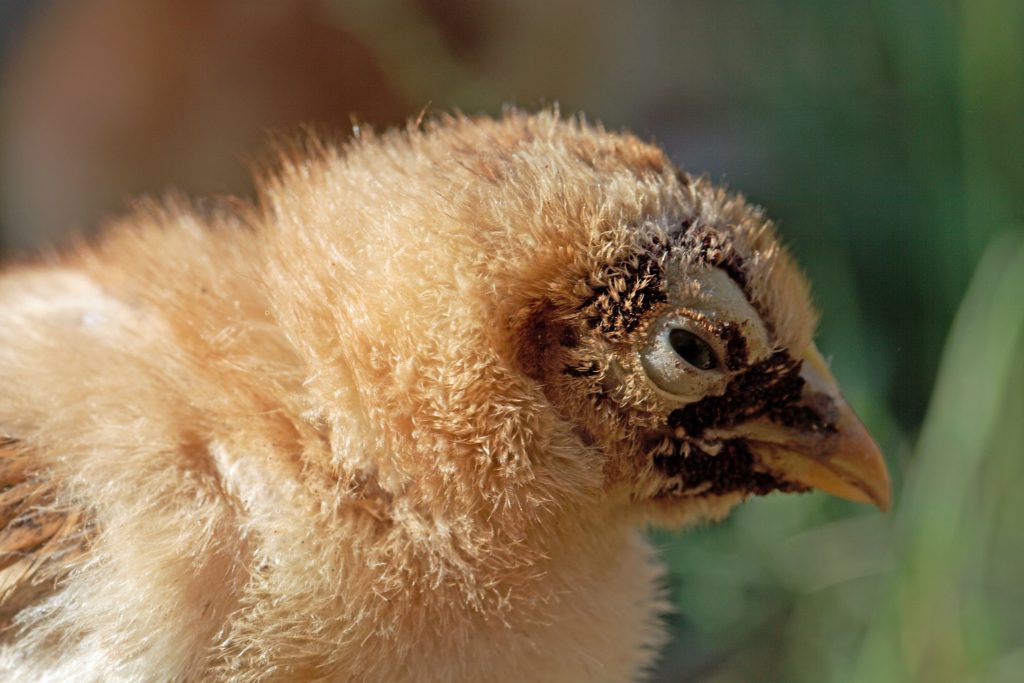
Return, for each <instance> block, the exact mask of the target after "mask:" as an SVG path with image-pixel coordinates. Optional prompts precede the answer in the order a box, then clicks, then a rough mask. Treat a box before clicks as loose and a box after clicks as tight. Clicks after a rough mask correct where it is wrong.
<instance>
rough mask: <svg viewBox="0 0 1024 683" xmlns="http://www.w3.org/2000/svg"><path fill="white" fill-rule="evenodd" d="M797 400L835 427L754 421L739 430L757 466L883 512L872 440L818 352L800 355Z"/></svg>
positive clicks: (882, 484)
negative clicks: (800, 380)
mask: <svg viewBox="0 0 1024 683" xmlns="http://www.w3.org/2000/svg"><path fill="white" fill-rule="evenodd" d="M803 360H804V363H803V367H802V370H801V377H803V379H804V389H803V395H802V402H803V403H804V404H805V405H806V407H809V408H812V409H813V410H815V411H816V412H818V413H819V414H822V413H824V414H825V415H826V416H827V417H828V418H829V422H831V423H832V424H833V425H834V427H835V429H834V430H832V429H826V430H822V429H813V428H807V427H801V426H800V425H796V426H784V425H780V424H777V423H774V422H757V423H753V424H750V425H748V428H747V429H744V430H743V431H744V436H745V437H747V439H748V443H749V444H750V448H751V451H752V452H753V453H754V455H755V456H756V458H757V460H758V466H759V467H760V468H761V469H763V470H765V471H768V472H770V473H772V474H774V475H775V476H777V477H778V478H781V479H783V480H785V481H788V482H791V483H794V484H798V485H803V486H808V487H811V488H816V489H820V490H822V491H825V492H827V493H831V494H832V495H834V496H839V497H840V498H846V499H847V500H853V501H857V502H860V503H874V504H875V505H877V506H878V507H879V508H881V509H882V510H883V511H884V510H888V509H889V504H890V492H889V472H888V470H886V467H885V460H884V459H883V458H882V453H881V451H879V450H878V446H877V445H876V444H875V441H874V439H872V438H871V435H870V434H868V431H867V430H866V429H865V428H864V425H863V424H861V421H860V420H859V419H858V418H857V415H856V414H854V412H853V410H852V409H851V408H850V406H849V405H848V404H847V403H846V401H845V400H844V399H843V397H842V395H841V394H840V393H839V388H838V386H837V385H836V381H835V379H834V378H833V377H832V373H831V372H830V371H829V369H828V365H827V364H826V363H825V360H824V358H822V357H821V353H819V352H818V349H817V348H815V347H813V346H812V347H811V349H810V351H809V352H808V353H807V355H805V357H804V359H803Z"/></svg>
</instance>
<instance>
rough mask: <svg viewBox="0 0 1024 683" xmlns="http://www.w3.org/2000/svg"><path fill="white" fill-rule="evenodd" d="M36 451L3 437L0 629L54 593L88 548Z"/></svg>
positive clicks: (79, 522)
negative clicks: (57, 500)
mask: <svg viewBox="0 0 1024 683" xmlns="http://www.w3.org/2000/svg"><path fill="white" fill-rule="evenodd" d="M48 474H49V473H48V471H47V470H46V469H45V468H43V467H41V466H40V464H39V458H38V456H37V454H36V452H35V451H33V449H31V448H30V447H27V446H25V445H24V444H23V443H21V442H20V441H18V440H16V439H13V438H10V437H4V436H0V626H4V627H5V626H8V625H9V624H10V621H11V619H12V618H13V617H14V615H15V614H17V613H18V612H19V611H21V610H22V609H24V608H25V607H27V606H29V605H31V604H32V603H34V602H36V601H37V600H39V599H41V598H43V597H45V596H46V595H47V594H49V593H51V592H52V591H53V590H54V589H55V587H56V584H57V582H58V581H59V580H60V579H61V578H62V577H63V576H65V575H66V574H67V572H68V571H69V570H70V567H71V565H72V563H73V560H75V559H77V558H79V557H80V556H81V555H82V554H83V553H84V552H85V547H86V537H87V533H86V532H87V528H86V526H87V525H86V524H84V518H83V515H81V514H80V513H79V512H77V511H73V510H65V509H60V508H57V507H55V489H56V487H55V484H54V482H53V480H52V478H51V477H49V476H48Z"/></svg>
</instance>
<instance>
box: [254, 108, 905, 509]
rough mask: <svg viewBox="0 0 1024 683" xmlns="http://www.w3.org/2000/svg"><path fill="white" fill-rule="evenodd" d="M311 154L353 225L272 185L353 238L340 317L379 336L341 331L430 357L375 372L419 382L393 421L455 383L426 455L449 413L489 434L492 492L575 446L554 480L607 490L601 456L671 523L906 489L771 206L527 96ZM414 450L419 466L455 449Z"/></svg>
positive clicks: (340, 237) (374, 347) (424, 435)
mask: <svg viewBox="0 0 1024 683" xmlns="http://www.w3.org/2000/svg"><path fill="white" fill-rule="evenodd" d="M328 154H329V153H328ZM333 167H337V169H338V170H337V171H336V172H333V171H331V170H330V169H331V168H333ZM296 168H297V170H294V171H293V172H292V173H293V174H300V173H301V174H302V178H301V180H302V186H303V187H304V188H307V189H305V190H303V192H313V193H316V192H318V190H317V188H318V187H319V188H321V190H320V191H322V192H324V193H326V192H328V191H329V190H330V188H331V187H334V186H336V185H338V184H342V185H344V184H346V183H347V184H351V185H352V187H350V188H348V190H349V194H358V195H359V196H361V197H362V200H361V201H362V206H363V208H358V207H357V208H356V209H355V210H353V209H352V208H351V207H348V215H347V217H346V221H345V226H346V229H345V230H343V231H342V230H340V229H339V228H338V226H337V225H336V223H337V221H336V220H335V221H334V222H333V223H331V222H328V223H327V224H324V222H323V220H322V219H320V218H318V216H324V215H328V216H329V215H331V214H330V212H324V211H320V212H318V213H317V214H316V215H312V214H308V213H300V214H298V215H296V214H295V211H293V210H292V209H291V208H290V207H296V206H309V205H312V206H323V203H324V202H323V200H313V201H310V200H308V198H304V197H295V196H294V193H288V192H282V191H280V190H277V191H275V192H272V193H271V194H270V196H271V197H282V196H284V197H286V198H288V201H287V203H283V204H281V203H280V200H278V201H279V204H280V205H279V206H278V207H276V210H277V214H278V216H279V223H282V224H284V225H285V226H286V231H287V225H289V224H290V225H293V226H295V227H294V229H295V230H296V231H300V230H301V231H302V233H303V234H304V235H305V236H304V238H303V240H302V241H301V243H300V241H295V240H292V242H295V243H297V244H300V247H301V248H302V249H303V250H308V243H309V241H310V240H311V239H313V240H315V239H319V238H318V237H317V235H323V236H324V237H323V239H324V240H325V242H324V245H322V246H321V247H320V248H318V249H317V250H316V251H317V252H318V253H322V252H323V251H324V250H328V251H331V252H332V253H334V254H336V255H337V256H336V260H332V263H333V264H334V265H333V266H332V270H331V273H330V275H327V276H325V278H327V279H329V280H331V282H330V284H329V285H326V286H325V289H328V290H332V291H333V292H335V294H334V295H327V296H329V298H330V300H331V302H332V306H334V309H333V310H332V313H331V315H333V316H336V317H337V316H338V315H339V313H338V311H339V310H344V311H345V312H344V315H342V316H341V317H340V318H339V319H338V322H337V325H338V326H339V327H342V328H344V329H345V330H346V334H348V335H356V336H358V335H359V334H360V332H359V330H362V331H363V333H364V338H363V340H362V343H361V344H360V343H353V341H352V339H351V338H350V339H348V340H344V341H341V342H339V343H338V344H337V345H334V346H331V347H330V348H337V347H338V346H342V347H345V348H347V349H350V350H351V349H358V348H361V349H363V351H364V354H365V355H366V356H367V357H370V356H374V357H377V358H385V357H390V358H393V359H400V358H401V357H402V356H403V354H405V355H409V354H410V353H411V360H410V363H412V364H413V365H415V366H416V367H415V368H412V367H406V369H405V370H399V369H398V366H400V365H402V364H401V362H400V361H399V360H395V361H394V362H393V363H391V365H388V363H389V362H384V365H387V366H388V367H389V368H390V369H389V370H387V371H385V370H383V369H381V368H382V366H378V367H377V370H376V371H375V372H376V373H377V375H376V377H377V379H375V380H374V381H381V380H380V378H381V376H382V374H381V373H384V374H387V375H388V376H389V377H394V376H396V375H398V374H401V373H402V372H407V373H412V374H415V375H416V377H417V378H418V379H417V380H415V381H412V380H410V381H406V382H405V383H403V384H402V386H403V387H405V388H404V389H394V390H393V391H392V394H391V398H390V399H389V400H388V401H387V405H388V406H389V411H390V415H389V416H386V417H385V416H383V415H382V417H381V419H392V418H394V417H395V415H396V413H395V411H396V407H397V406H398V405H400V404H401V403H402V402H403V401H412V400H413V399H412V398H411V397H412V396H414V395H416V393H417V391H418V389H410V387H413V386H416V387H422V386H424V385H425V384H433V385H436V384H438V383H440V384H443V385H445V387H446V388H445V389H444V390H443V391H442V393H443V394H444V398H443V399H441V400H433V403H431V405H430V407H425V404H424V403H423V401H422V400H421V401H419V403H418V404H417V406H415V407H410V408H409V409H408V411H407V413H405V414H406V415H407V418H403V419H404V424H405V427H404V430H405V433H406V436H407V438H408V439H409V440H410V442H415V443H416V444H418V446H419V447H420V448H421V450H422V449H423V448H428V446H427V444H429V443H430V442H431V440H432V439H436V438H438V437H437V434H438V433H439V432H444V433H445V435H446V438H448V439H449V440H453V439H454V440H455V441H459V440H461V441H462V442H463V443H465V444H469V445H471V446H472V448H474V449H476V450H475V452H477V453H478V454H479V453H480V452H483V453H485V455H484V456H483V459H484V461H486V462H485V464H484V465H482V468H483V470H487V469H488V468H490V469H491V470H494V471H500V472H502V473H504V475H505V478H504V479H503V480H502V481H501V482H498V483H496V484H493V483H492V488H494V489H495V490H499V489H500V490H502V491H505V492H507V491H508V490H510V489H511V487H512V485H511V483H510V482H512V480H513V479H515V476H519V475H522V476H525V477H526V478H530V479H533V480H536V482H538V483H537V484H536V486H537V487H541V484H542V483H543V482H545V481H547V482H549V483H550V482H553V481H555V480H556V479H558V478H559V474H558V473H557V472H554V473H553V472H552V470H551V469H550V467H548V466H550V465H551V463H550V462H545V460H546V459H547V460H550V459H551V458H553V457H555V456H552V455H551V454H552V453H557V458H556V459H558V460H560V462H561V463H562V464H563V465H565V467H567V468H568V469H567V470H565V471H563V473H562V479H563V481H562V482H560V483H551V484H550V487H549V488H550V489H551V490H554V489H557V488H558V487H560V486H561V487H567V486H572V484H571V483H569V484H566V483H565V482H566V481H569V482H579V483H580V486H584V485H585V486H593V485H594V481H595V479H594V478H593V477H590V478H588V476H589V475H588V472H589V473H597V475H596V478H597V481H598V487H599V488H600V489H601V492H602V493H601V495H602V496H603V497H604V500H605V501H606V503H607V504H610V505H613V506H621V509H623V510H628V511H630V513H638V516H639V517H642V518H644V519H646V520H651V521H654V522H656V523H663V524H670V525H675V524H680V523H686V522H690V521H694V520H700V519H715V518H719V517H721V516H722V515H724V514H725V513H726V512H727V511H728V510H729V509H731V508H732V507H733V506H734V505H735V504H737V503H738V502H740V501H741V500H743V499H745V498H747V497H749V496H751V495H757V494H767V493H769V492H772V491H804V490H808V489H811V488H817V489H822V490H825V491H827V492H830V493H833V494H836V495H838V496H842V497H845V498H849V499H852V500H857V501H862V502H873V503H876V504H878V505H879V506H881V507H883V508H884V507H886V506H887V505H888V496H889V483H888V475H887V472H886V469H885V465H884V461H883V459H882V457H881V454H880V453H879V451H878V449H877V447H876V446H875V444H874V442H873V441H872V440H871V437H870V436H869V435H868V434H867V432H866V431H865V429H864V428H863V426H862V425H861V423H860V422H859V421H858V419H857V418H856V416H855V415H854V413H853V412H852V411H851V409H850V408H849V406H848V405H847V404H846V402H845V401H844V400H843V398H842V396H841V394H840V392H839V389H838V387H837V384H836V381H835V380H834V378H833V377H832V375H831V373H830V372H829V369H828V365H827V363H826V362H825V361H824V360H823V358H822V356H821V354H820V353H819V351H818V349H817V348H816V347H815V345H814V342H813V332H814V327H815V323H816V312H815V310H814V308H813V306H812V305H811V302H810V298H809V292H808V285H807V282H806V280H805V278H804V276H803V275H802V274H801V272H800V271H799V270H798V268H797V267H796V265H795V264H794V263H793V261H792V259H791V258H790V256H789V255H788V254H787V252H786V250H785V249H784V248H783V247H782V246H781V244H780V243H779V240H778V237H777V235H776V232H775V229H774V227H773V225H772V223H771V222H770V221H769V220H768V219H767V218H765V216H764V214H763V213H762V211H761V210H760V209H759V208H757V207H755V206H752V205H750V204H749V203H747V202H746V201H745V200H744V199H743V198H742V197H741V196H739V195H736V194H732V193H729V192H727V191H725V190H724V189H722V188H720V187H717V186H715V185H714V184H712V183H711V182H709V181H708V180H706V179H704V178H699V177H693V176H691V175H689V174H688V173H686V172H683V171H682V170H680V169H679V168H678V167H676V166H675V165H673V163H672V162H671V161H670V160H669V159H668V158H667V157H666V155H665V154H664V153H663V151H662V150H661V149H659V148H658V147H656V146H653V145H651V144H647V143H645V142H643V141H641V140H639V139H638V138H636V137H634V136H631V135H628V134H617V133H610V132H608V131H606V130H604V129H603V128H601V127H599V126H593V125H590V124H587V123H586V122H584V121H582V120H574V119H573V120H565V119H563V118H561V117H559V116H558V115H557V114H556V113H552V112H543V113H540V114H533V115H527V114H523V113H519V112H515V111H513V112H509V113H507V114H506V115H505V116H504V117H503V118H501V119H499V120H491V119H479V120H478V119H469V118H463V117H447V118H442V119H440V120H438V121H436V122H433V123H427V124H425V125H424V126H421V127H417V128H415V129H413V130H410V131H406V132H404V133H401V134H394V135H391V136H385V137H384V138H383V139H373V140H371V141H363V142H357V143H356V145H355V148H354V149H353V150H350V151H349V153H348V154H347V155H341V156H339V157H337V158H335V159H333V160H331V159H328V163H326V164H323V165H321V166H320V167H317V168H319V169H321V170H320V171H318V173H320V175H321V176H322V177H319V179H317V178H311V177H310V175H309V168H310V167H308V166H302V167H296ZM287 175H288V174H287V173H286V174H285V179H284V180H283V181H281V182H280V183H279V186H281V187H285V188H287V187H288V181H287ZM311 180H312V182H311ZM298 185H299V183H298V182H296V183H294V184H293V186H294V187H297V186H298ZM309 188H311V189H309ZM336 189H337V188H336V187H335V190H336ZM342 189H345V188H342ZM360 212H364V213H365V214H366V216H367V219H366V220H365V221H362V222H360V221H359V220H358V217H359V215H360ZM382 215H384V216H388V217H389V218H388V220H387V221H385V224H383V225H382V223H381V220H380V216H382ZM371 216H373V217H374V219H373V220H370V217H371ZM318 222H319V224H320V226H319V228H318V227H316V225H313V227H312V229H311V224H317V223H318ZM353 226H355V227H353ZM360 226H372V227H360ZM285 243H288V241H287V240H286V241H285ZM353 252H358V253H360V254H362V257H361V258H362V259H363V260H362V261H358V260H356V259H355V258H354V257H352V256H351V254H352V253H353ZM344 254H349V256H343V255H344ZM281 261H282V262H288V263H293V264H294V263H299V264H302V263H303V259H301V258H298V257H296V258H291V259H288V258H282V259H281ZM339 264H341V265H339ZM301 267H303V268H304V267H305V266H301ZM314 269H315V267H314ZM339 273H342V275H339ZM310 277H313V276H312V275H310V274H309V273H302V274H295V275H294V278H295V279H302V280H308V279H309V278H310ZM338 278H341V280H342V281H341V282H339V281H337V279H338ZM339 291H340V292H344V293H345V295H344V296H341V295H340V294H337V292H339ZM375 301H377V302H378V303H374V302H375ZM396 301H401V302H404V303H402V304H401V305H396V304H395V302H396ZM356 305H358V310H354V309H353V308H352V307H353V306H356ZM282 317H284V318H287V317H288V316H287V315H285V316H282ZM307 317H308V316H307ZM374 320H376V321H377V322H375V323H374V322H372V321H374ZM368 321H369V322H368ZM370 329H373V330H374V331H373V332H372V333H369V336H365V333H366V331H367V330H370ZM396 330H398V331H396ZM409 330H412V331H413V332H412V334H413V336H412V337H410V336H408V334H409ZM400 331H404V332H400ZM403 335H404V336H403ZM388 339H391V340H392V342H390V343H389V342H388V341H387V340H388ZM430 340H433V342H431V341H430ZM426 348H429V349H430V351H429V352H425V351H423V349H426ZM410 349H418V350H417V351H415V352H410ZM483 349H487V353H484V352H483V351H482V350H483ZM330 353H331V351H330V350H329V349H325V350H324V351H323V352H322V353H321V356H323V357H327V356H329V355H330ZM355 365H356V366H358V363H356V364H355ZM356 374H358V372H356ZM427 376H429V377H431V378H432V379H430V380H426V379H424V378H425V377H427ZM410 382H411V383H410ZM364 384H365V382H364ZM435 393H437V392H436V386H435ZM442 404H443V405H442ZM398 412H402V411H401V410H398ZM456 413H460V415H459V416H458V417H455V414H456ZM469 413H472V417H470V418H467V417H466V416H467V414H469ZM370 419H371V420H372V419H374V418H372V417H371V418H370ZM466 419H468V420H470V421H471V422H472V423H473V425H472V426H470V427H467V428H466V429H461V428H460V427H459V425H460V424H462V423H463V422H464V421H465V420H466ZM488 421H490V422H491V424H490V425H489V427H487V428H486V429H482V428H480V425H481V424H482V423H486V422H488ZM442 422H443V423H444V426H441V427H439V426H438V424H440V423H442ZM497 423H501V424H500V425H497ZM428 424H430V425H433V427H432V428H430V429H428V428H426V425H428ZM460 429H461V431H460ZM488 430H490V433H491V434H499V433H500V435H501V436H500V438H496V439H488V438H484V437H482V436H481V433H482V432H484V431H488ZM398 431H402V430H398ZM428 432H431V434H432V435H430V434H428ZM460 435H461V436H460ZM513 443H514V444H518V446H516V447H515V448H512V449H511V450H518V451H521V452H522V453H525V454H526V455H525V456H523V459H522V460H520V459H519V456H513V455H510V454H509V452H510V449H509V444H513ZM531 444H532V445H531ZM538 444H542V445H541V446H538ZM392 450H393V451H395V452H399V451H401V450H402V449H399V448H393V449H392ZM441 450H443V449H436V448H435V449H434V452H441ZM573 459H575V460H576V461H577V462H576V463H575V464H572V463H570V462H569V461H570V460H573ZM418 462H419V463H420V465H419V466H420V467H421V468H422V470H421V474H422V475H423V476H421V477H420V482H421V485H422V482H423V481H424V479H423V477H429V476H434V475H436V477H438V478H440V479H444V472H445V471H447V470H448V469H451V468H452V467H454V468H458V467H459V466H460V465H451V464H450V463H448V464H446V463H439V462H437V461H434V460H431V457H430V456H428V457H425V458H419V459H418ZM560 466H561V465H560ZM416 467H417V466H414V465H411V464H410V463H409V462H406V463H404V464H403V465H396V469H398V470H401V471H405V472H409V471H411V470H413V469H416ZM573 468H575V469H573ZM570 470H571V473H570ZM513 471H515V472H518V473H519V475H515V476H514V475H513V474H510V473H512V472H513ZM527 472H528V474H527V475H524V474H523V473H527ZM478 475H479V476H478V477H477V478H478V480H480V481H483V480H484V479H485V478H486V477H485V475H484V474H479V472H478ZM464 478H465V477H463V479H464ZM532 495H533V497H534V498H543V497H544V496H545V495H548V494H546V493H544V492H543V489H542V488H535V489H534V491H533V493H532ZM552 495H553V494H552Z"/></svg>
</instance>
